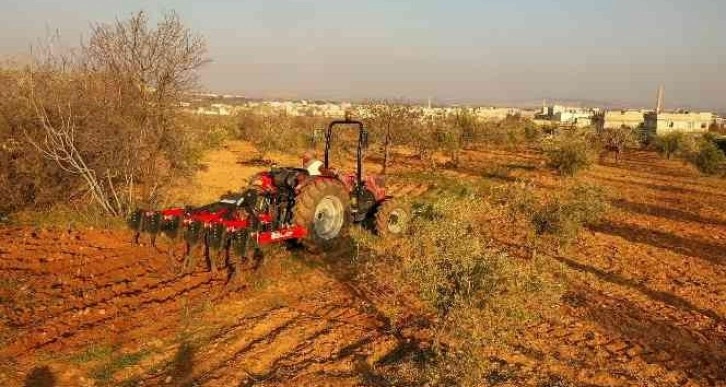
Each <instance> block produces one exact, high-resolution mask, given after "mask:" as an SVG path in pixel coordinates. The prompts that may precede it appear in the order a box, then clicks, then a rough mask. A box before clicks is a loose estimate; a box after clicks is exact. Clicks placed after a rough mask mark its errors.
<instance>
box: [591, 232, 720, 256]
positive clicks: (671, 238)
mask: <svg viewBox="0 0 726 387" xmlns="http://www.w3.org/2000/svg"><path fill="white" fill-rule="evenodd" d="M588 229H590V231H594V232H599V233H603V234H609V235H613V236H618V237H620V238H623V239H625V240H628V241H630V242H634V243H642V244H647V245H650V246H653V247H657V248H661V249H666V250H670V251H673V252H675V253H678V254H683V255H686V256H691V257H696V258H700V259H703V260H705V261H708V262H710V263H713V264H716V265H725V264H726V256H725V255H724V251H726V245H721V244H716V243H710V242H706V241H702V240H697V239H693V238H684V237H681V236H677V235H673V234H671V233H667V232H663V231H658V230H652V229H648V228H643V227H639V226H635V225H626V224H615V223H603V224H600V225H595V226H588Z"/></svg>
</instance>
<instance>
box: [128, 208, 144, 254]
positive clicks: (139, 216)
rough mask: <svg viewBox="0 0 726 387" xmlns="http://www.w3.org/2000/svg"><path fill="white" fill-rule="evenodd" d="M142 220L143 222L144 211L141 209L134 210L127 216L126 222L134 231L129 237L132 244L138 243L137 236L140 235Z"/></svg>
mask: <svg viewBox="0 0 726 387" xmlns="http://www.w3.org/2000/svg"><path fill="white" fill-rule="evenodd" d="M143 222H144V211H143V210H136V211H134V212H133V213H132V214H131V215H130V216H129V218H128V220H127V221H126V224H127V225H128V226H129V228H130V229H131V230H132V231H133V232H134V234H133V236H132V237H131V243H132V244H135V245H138V244H139V237H140V236H141V230H142V228H143Z"/></svg>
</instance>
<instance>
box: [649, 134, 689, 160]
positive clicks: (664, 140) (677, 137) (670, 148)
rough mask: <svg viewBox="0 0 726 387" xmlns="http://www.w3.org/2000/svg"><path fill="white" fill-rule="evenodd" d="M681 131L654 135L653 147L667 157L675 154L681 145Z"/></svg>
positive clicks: (682, 140)
mask: <svg viewBox="0 0 726 387" xmlns="http://www.w3.org/2000/svg"><path fill="white" fill-rule="evenodd" d="M683 142H684V136H683V133H681V132H678V131H675V132H671V133H668V134H664V135H661V136H656V137H655V142H654V144H655V149H656V151H658V153H660V154H661V155H663V156H665V157H666V158H667V159H669V160H670V158H671V157H672V156H673V155H675V154H676V153H677V152H678V151H680V150H681V148H682V147H683Z"/></svg>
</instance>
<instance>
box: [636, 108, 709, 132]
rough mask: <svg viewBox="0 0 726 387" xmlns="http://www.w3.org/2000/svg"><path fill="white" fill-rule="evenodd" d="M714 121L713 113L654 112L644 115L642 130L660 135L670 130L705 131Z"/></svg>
mask: <svg viewBox="0 0 726 387" xmlns="http://www.w3.org/2000/svg"><path fill="white" fill-rule="evenodd" d="M713 121H714V115H713V113H693V112H685V113H656V112H649V113H646V114H645V115H644V128H643V129H644V131H645V133H646V134H648V135H655V136H661V135H664V134H668V133H671V132H682V133H706V132H708V128H709V126H710V125H711V123H713Z"/></svg>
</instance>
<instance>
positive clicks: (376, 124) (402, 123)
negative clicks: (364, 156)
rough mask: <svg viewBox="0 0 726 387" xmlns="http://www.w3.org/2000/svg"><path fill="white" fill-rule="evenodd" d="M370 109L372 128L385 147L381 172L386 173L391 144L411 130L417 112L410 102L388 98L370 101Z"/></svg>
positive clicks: (389, 160)
mask: <svg viewBox="0 0 726 387" xmlns="http://www.w3.org/2000/svg"><path fill="white" fill-rule="evenodd" d="M368 111H369V113H370V115H371V117H370V121H371V129H372V130H373V133H374V135H375V136H376V137H377V139H378V141H380V142H381V146H382V148H383V167H382V169H381V174H383V175H385V174H386V172H387V170H388V166H389V165H390V162H391V146H392V145H393V144H394V143H396V142H398V141H399V140H400V138H401V137H402V136H404V135H405V133H407V132H410V131H411V128H412V126H413V123H414V120H415V118H416V117H417V113H416V111H415V110H414V109H413V108H412V106H411V105H410V104H408V103H405V102H395V101H386V100H384V101H377V102H376V101H374V102H370V103H369V104H368Z"/></svg>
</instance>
